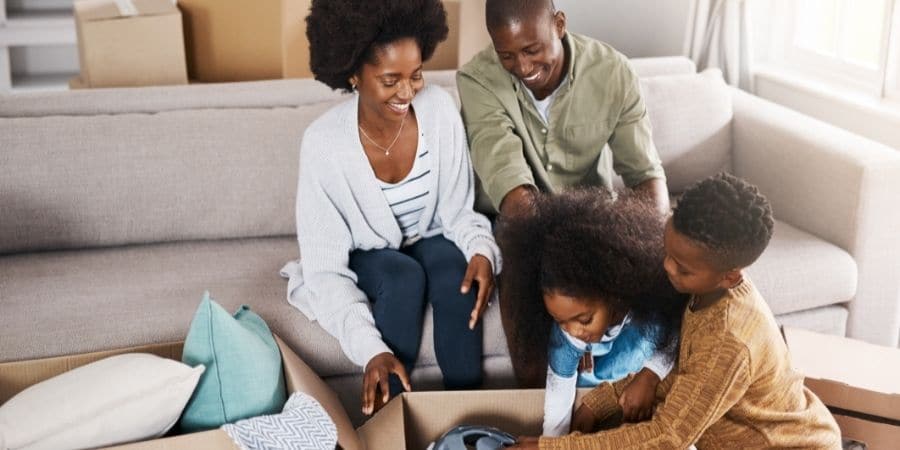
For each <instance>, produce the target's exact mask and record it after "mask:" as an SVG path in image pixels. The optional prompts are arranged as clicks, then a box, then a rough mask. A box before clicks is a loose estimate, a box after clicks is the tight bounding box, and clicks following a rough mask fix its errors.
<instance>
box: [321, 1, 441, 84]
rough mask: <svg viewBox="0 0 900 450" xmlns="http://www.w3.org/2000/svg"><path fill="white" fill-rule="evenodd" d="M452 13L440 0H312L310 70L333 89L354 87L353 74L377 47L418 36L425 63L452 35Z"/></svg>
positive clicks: (372, 59) (372, 58)
mask: <svg viewBox="0 0 900 450" xmlns="http://www.w3.org/2000/svg"><path fill="white" fill-rule="evenodd" d="M447 33H448V28H447V13H446V12H445V11H444V5H443V2H441V0H375V1H360V0H313V2H312V6H311V7H310V13H309V16H307V18H306V37H307V38H308V39H309V56H310V63H309V65H310V69H311V70H312V72H313V74H314V75H315V77H316V79H317V80H319V81H321V82H323V83H325V84H326V85H328V86H329V87H331V88H332V89H342V90H344V91H347V92H349V91H350V90H351V86H350V82H349V81H348V80H349V79H350V77H351V76H353V75H354V74H355V73H357V72H358V71H359V69H360V67H362V65H363V63H365V62H373V61H375V56H376V55H375V50H376V49H378V48H379V47H381V46H384V45H385V44H389V43H391V42H394V41H396V40H398V39H402V38H413V39H415V40H416V42H417V43H418V44H419V50H421V51H422V61H423V62H424V61H427V60H428V59H429V58H431V56H432V54H434V49H435V48H436V47H437V45H438V43H440V42H441V41H443V40H444V39H446V38H447Z"/></svg>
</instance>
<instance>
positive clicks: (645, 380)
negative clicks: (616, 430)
mask: <svg viewBox="0 0 900 450" xmlns="http://www.w3.org/2000/svg"><path fill="white" fill-rule="evenodd" d="M658 384H659V376H657V375H656V374H655V373H653V371H652V370H650V369H647V368H644V369H641V371H640V372H638V373H637V374H636V375H635V376H634V378H633V379H632V380H631V382H630V383H628V386H626V387H625V390H624V391H622V395H621V396H620V397H619V406H621V407H622V418H623V419H624V420H625V421H626V422H640V421H642V420H648V419H650V418H651V417H653V402H654V401H655V400H656V386H657V385H658Z"/></svg>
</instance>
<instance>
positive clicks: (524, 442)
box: [503, 436, 538, 450]
mask: <svg viewBox="0 0 900 450" xmlns="http://www.w3.org/2000/svg"><path fill="white" fill-rule="evenodd" d="M503 448H511V449H512V448H515V449H519V450H538V438H537V437H532V436H519V439H517V440H516V443H515V444H513V445H511V446H509V447H503Z"/></svg>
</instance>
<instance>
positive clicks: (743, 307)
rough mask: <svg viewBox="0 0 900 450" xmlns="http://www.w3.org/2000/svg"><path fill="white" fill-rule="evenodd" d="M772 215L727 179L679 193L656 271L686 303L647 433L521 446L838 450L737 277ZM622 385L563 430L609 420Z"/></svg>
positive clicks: (763, 239) (826, 421) (608, 388)
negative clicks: (674, 362)
mask: <svg viewBox="0 0 900 450" xmlns="http://www.w3.org/2000/svg"><path fill="white" fill-rule="evenodd" d="M773 226H774V221H773V219H772V210H771V208H770V206H769V204H768V202H767V201H766V199H765V198H764V197H763V196H762V195H760V193H759V191H758V190H757V188H756V187H755V186H753V185H750V184H748V183H747V182H745V181H743V180H741V179H739V178H736V177H734V176H731V175H728V174H719V175H716V176H714V177H711V178H708V179H706V180H703V181H701V182H699V183H697V184H695V185H694V186H692V187H690V188H689V189H688V190H687V191H685V193H684V196H683V197H682V198H681V200H680V201H679V202H678V205H677V206H676V207H675V209H674V212H673V214H672V217H671V218H670V219H669V220H668V222H667V224H666V230H665V248H666V259H665V263H664V266H665V269H666V273H667V274H668V276H669V279H670V280H671V282H672V285H673V286H674V287H675V288H676V289H677V290H679V291H680V292H684V293H689V294H691V296H692V298H691V301H690V302H689V303H688V308H687V309H686V310H685V312H684V320H683V322H682V329H681V348H680V350H679V356H678V358H679V359H678V366H677V368H676V369H675V370H674V371H673V372H672V374H670V375H669V376H668V377H666V379H665V380H663V381H662V382H661V383H660V385H659V388H658V389H657V397H658V398H659V399H660V400H661V401H662V403H659V404H658V406H657V409H656V411H655V413H654V414H653V418H652V419H651V420H650V421H646V422H642V423H638V424H628V425H624V426H621V427H619V428H616V429H612V430H608V431H601V432H598V433H594V434H580V433H579V432H576V433H573V434H571V435H568V436H563V437H559V438H540V439H538V438H522V439H520V441H519V442H520V443H519V444H518V445H517V446H516V447H513V448H520V449H523V448H524V449H528V448H532V449H535V448H540V449H588V448H590V449H607V448H608V449H632V448H672V449H684V448H687V447H689V446H691V445H694V444H696V446H697V448H700V449H734V448H753V449H755V448H785V447H791V448H804V449H840V448H841V440H840V431H839V430H838V427H837V424H836V423H835V421H834V418H833V417H832V416H831V414H830V413H829V412H828V410H827V409H826V408H825V405H823V404H822V402H821V401H820V400H819V399H818V398H817V397H816V396H815V395H814V394H813V393H812V392H810V391H809V390H808V389H806V388H805V387H804V386H803V377H802V376H801V375H800V374H798V373H796V372H794V371H793V370H792V369H791V364H790V359H789V357H788V352H787V347H786V346H785V344H784V341H783V340H782V337H781V334H780V333H779V330H778V326H777V325H776V324H775V319H774V317H773V316H772V312H771V311H770V310H769V307H768V306H767V305H766V303H765V301H764V300H763V298H762V296H761V295H760V294H759V292H758V291H757V290H756V287H755V286H754V285H753V283H752V282H751V281H750V279H749V278H747V276H746V275H745V274H744V273H743V269H744V268H745V267H747V266H749V265H750V264H752V263H753V262H754V261H756V259H757V258H758V257H759V255H760V254H761V253H762V252H763V250H764V249H765V248H766V245H768V243H769V239H770V238H771V236H772V229H773ZM627 383H628V380H627V379H626V380H623V381H620V382H616V383H613V384H609V383H605V384H602V385H600V386H598V387H597V388H596V389H594V390H593V391H591V392H590V393H589V394H588V395H587V396H586V397H585V399H584V404H583V405H582V406H581V407H580V408H579V409H578V411H577V412H576V414H575V417H574V419H573V426H572V428H573V430H578V431H581V432H590V431H591V430H593V429H594V426H595V424H596V423H598V422H600V421H604V422H605V421H608V420H610V419H614V418H615V416H616V415H617V414H621V407H620V406H619V404H618V402H617V400H618V398H619V395H620V394H621V392H622V389H623V388H624V387H625V386H626V385H627Z"/></svg>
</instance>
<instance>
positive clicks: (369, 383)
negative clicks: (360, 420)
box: [362, 352, 412, 416]
mask: <svg viewBox="0 0 900 450" xmlns="http://www.w3.org/2000/svg"><path fill="white" fill-rule="evenodd" d="M392 373H395V374H397V376H398V377H399V378H400V381H401V382H402V383H403V389H406V390H407V391H411V390H412V389H411V388H410V387H409V376H408V375H407V374H406V369H405V368H404V367H403V363H401V362H400V360H399V359H397V357H396V356H394V355H393V354H391V353H387V352H385V353H379V354H377V355H375V356H374V357H373V358H372V359H370V360H369V362H368V363H367V364H366V372H365V375H363V392H362V394H363V395H362V412H363V414H365V415H367V416H368V415H370V414H372V413H373V412H375V402H376V401H377V398H376V397H377V392H376V389H377V388H381V404H382V405H383V404H385V403H387V401H388V400H390V398H391V397H390V396H391V392H390V391H391V390H390V388H389V387H388V377H389V376H390V375H391V374H392ZM379 407H380V406H379Z"/></svg>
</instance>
